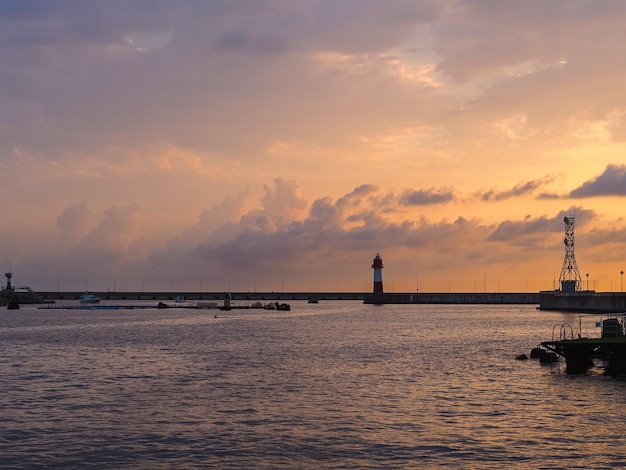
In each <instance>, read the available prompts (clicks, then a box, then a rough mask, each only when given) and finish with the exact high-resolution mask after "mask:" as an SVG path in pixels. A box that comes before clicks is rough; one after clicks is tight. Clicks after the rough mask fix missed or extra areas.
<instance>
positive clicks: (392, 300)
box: [364, 292, 539, 305]
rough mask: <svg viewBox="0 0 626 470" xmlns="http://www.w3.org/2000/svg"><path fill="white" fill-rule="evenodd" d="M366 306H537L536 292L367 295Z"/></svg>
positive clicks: (537, 295)
mask: <svg viewBox="0 0 626 470" xmlns="http://www.w3.org/2000/svg"><path fill="white" fill-rule="evenodd" d="M364 300H365V303H367V304H470V305H471V304H538V303H539V293H537V292H478V293H477V292H472V293H469V292H465V293H463V292H454V293H442V292H422V293H410V294H408V293H405V294H395V293H390V294H382V295H376V294H368V295H367V296H366V298H365V299H364Z"/></svg>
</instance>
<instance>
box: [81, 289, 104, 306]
mask: <svg viewBox="0 0 626 470" xmlns="http://www.w3.org/2000/svg"><path fill="white" fill-rule="evenodd" d="M100 300H101V299H100V297H98V296H96V295H93V294H92V293H91V292H85V293H84V294H83V295H82V296H81V297H80V299H79V302H80V303H81V304H97V303H100Z"/></svg>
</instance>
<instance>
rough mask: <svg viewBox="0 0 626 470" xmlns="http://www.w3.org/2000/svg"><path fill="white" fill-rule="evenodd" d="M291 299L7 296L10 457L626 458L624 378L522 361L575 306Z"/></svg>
mask: <svg viewBox="0 0 626 470" xmlns="http://www.w3.org/2000/svg"><path fill="white" fill-rule="evenodd" d="M291 306H292V311H291V312H271V311H263V310H233V311H230V312H221V311H210V312H207V311H202V310H191V309H189V310H187V309H175V310H156V309H154V310H152V309H151V310H117V311H97V310H96V311H89V310H40V309H37V308H35V307H26V306H23V307H22V309H21V310H19V311H9V310H1V311H0V413H1V418H0V419H1V421H0V467H1V468H7V469H9V468H50V467H58V468H220V469H222V468H224V469H226V468H268V469H269V468H272V469H273V468H333V469H334V468H442V467H444V468H445V467H447V468H504V467H505V466H506V467H507V468H508V467H518V468H607V467H608V468H622V467H626V446H625V444H626V439H625V438H624V430H625V429H626V418H625V413H626V386H625V384H626V382H625V381H623V380H621V379H614V378H609V377H604V376H602V375H601V371H600V369H597V370H592V371H591V372H590V373H588V374H586V375H583V376H568V375H567V374H565V366H564V364H561V365H555V366H542V365H540V364H539V363H537V362H536V361H532V360H530V361H523V362H522V361H516V360H515V356H516V355H517V354H519V353H524V352H525V353H528V352H529V351H530V348H532V347H534V346H536V345H537V344H538V343H539V342H540V341H542V340H547V339H550V338H551V331H552V327H553V325H554V324H556V323H563V322H564V321H571V322H575V320H576V319H575V317H570V316H568V315H565V314H558V313H546V312H539V311H537V310H535V307H534V306H435V305H385V306H371V305H363V304H362V303H360V302H351V301H343V302H330V301H329V302H324V301H322V302H320V303H319V304H306V303H300V302H292V303H291ZM216 313H217V318H216V317H215V314H216Z"/></svg>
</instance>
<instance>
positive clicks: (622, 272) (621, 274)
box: [619, 269, 624, 292]
mask: <svg viewBox="0 0 626 470" xmlns="http://www.w3.org/2000/svg"><path fill="white" fill-rule="evenodd" d="M619 275H620V276H621V277H622V279H621V281H622V292H624V270H623V269H622V270H621V271H620V272H619Z"/></svg>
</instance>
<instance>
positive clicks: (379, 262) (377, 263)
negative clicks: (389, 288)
mask: <svg viewBox="0 0 626 470" xmlns="http://www.w3.org/2000/svg"><path fill="white" fill-rule="evenodd" d="M372 268H373V269H374V294H382V293H383V259H382V258H381V257H380V254H379V253H376V257H375V258H374V261H373V262H372Z"/></svg>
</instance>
